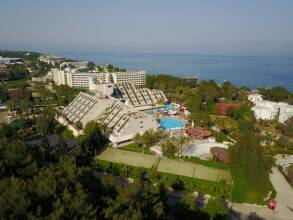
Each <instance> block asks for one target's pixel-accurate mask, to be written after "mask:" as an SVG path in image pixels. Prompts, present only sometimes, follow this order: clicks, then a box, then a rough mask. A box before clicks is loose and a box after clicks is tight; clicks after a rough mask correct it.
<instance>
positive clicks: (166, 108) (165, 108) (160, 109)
mask: <svg viewBox="0 0 293 220" xmlns="http://www.w3.org/2000/svg"><path fill="white" fill-rule="evenodd" d="M174 108H175V105H174V104H166V105H164V106H162V107H158V108H153V109H147V110H144V113H147V114H154V113H158V112H163V111H169V110H173V109H174Z"/></svg>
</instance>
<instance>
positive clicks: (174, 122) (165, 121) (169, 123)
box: [160, 117, 184, 130]
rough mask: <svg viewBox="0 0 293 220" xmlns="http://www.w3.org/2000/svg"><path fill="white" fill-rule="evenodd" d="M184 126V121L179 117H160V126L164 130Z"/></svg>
mask: <svg viewBox="0 0 293 220" xmlns="http://www.w3.org/2000/svg"><path fill="white" fill-rule="evenodd" d="M183 126H184V123H183V121H181V120H179V119H177V118H169V117H164V118H160V128H162V129H163V130H170V129H174V128H183Z"/></svg>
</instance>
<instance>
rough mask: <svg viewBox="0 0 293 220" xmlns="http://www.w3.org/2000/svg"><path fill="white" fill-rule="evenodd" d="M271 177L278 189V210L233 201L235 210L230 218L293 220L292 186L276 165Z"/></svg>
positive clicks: (237, 219)
mask: <svg viewBox="0 0 293 220" xmlns="http://www.w3.org/2000/svg"><path fill="white" fill-rule="evenodd" d="M270 179H271V182H272V184H273V186H274V188H275V189H276V191H277V209H276V211H272V210H270V209H269V208H267V206H259V205H253V204H245V203H241V204H239V203H233V212H231V215H230V219H233V220H240V219H241V220H243V219H247V220H250V219H266V220H293V189H292V187H291V186H290V185H289V183H288V182H287V181H286V179H285V178H284V176H283V175H282V173H281V172H280V171H279V170H278V168H276V167H273V169H272V173H271V175H270Z"/></svg>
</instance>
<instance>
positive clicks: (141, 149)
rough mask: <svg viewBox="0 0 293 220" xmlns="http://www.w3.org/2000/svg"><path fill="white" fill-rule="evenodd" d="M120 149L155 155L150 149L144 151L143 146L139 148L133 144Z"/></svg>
mask: <svg viewBox="0 0 293 220" xmlns="http://www.w3.org/2000/svg"><path fill="white" fill-rule="evenodd" d="M119 149H121V150H127V151H132V152H138V153H144V154H152V155H153V153H152V152H151V151H150V150H149V149H143V148H142V147H141V146H139V145H138V144H136V143H131V144H128V145H125V146H123V147H120V148H119Z"/></svg>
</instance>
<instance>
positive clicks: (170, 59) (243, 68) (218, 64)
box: [59, 52, 293, 91]
mask: <svg viewBox="0 0 293 220" xmlns="http://www.w3.org/2000/svg"><path fill="white" fill-rule="evenodd" d="M59 55H62V56H65V57H68V58H74V59H81V60H88V61H93V62H95V63H99V64H106V63H111V64H115V65H117V66H119V67H122V68H126V69H128V70H146V71H148V72H151V73H155V74H157V73H168V74H172V75H176V76H196V77H198V78H199V79H214V80H216V81H217V82H218V83H222V82H223V81H225V80H227V81H231V82H232V83H234V84H235V85H237V86H248V87H251V88H258V87H272V86H284V87H286V88H288V89H289V90H291V91H293V57H273V56H231V55H178V54H176V55H175V54H142V53H72V52H71V53H65V52H64V53H59Z"/></svg>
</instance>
